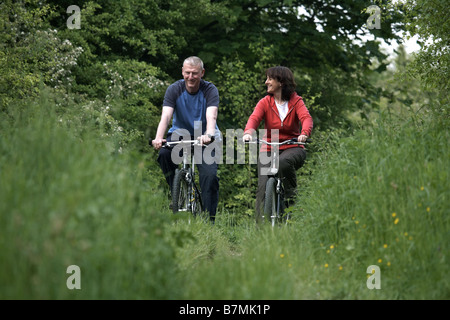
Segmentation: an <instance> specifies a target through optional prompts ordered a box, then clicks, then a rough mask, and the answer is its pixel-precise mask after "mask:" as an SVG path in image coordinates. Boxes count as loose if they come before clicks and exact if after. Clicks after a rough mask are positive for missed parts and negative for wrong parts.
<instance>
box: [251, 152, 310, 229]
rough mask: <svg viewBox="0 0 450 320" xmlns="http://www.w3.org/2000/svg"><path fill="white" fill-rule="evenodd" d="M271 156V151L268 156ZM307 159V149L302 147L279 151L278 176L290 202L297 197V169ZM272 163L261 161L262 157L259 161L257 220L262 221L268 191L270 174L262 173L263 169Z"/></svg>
mask: <svg viewBox="0 0 450 320" xmlns="http://www.w3.org/2000/svg"><path fill="white" fill-rule="evenodd" d="M268 157H270V151H268V152H267V156H266V158H268ZM305 160H306V150H305V149H303V148H300V147H295V148H289V149H284V150H280V151H279V163H278V176H279V177H280V178H281V179H282V181H283V186H284V200H285V203H289V202H291V201H293V200H294V198H295V191H296V189H297V170H298V169H300V168H301V167H302V165H303V163H304V162H305ZM270 165H271V163H267V164H263V163H261V157H259V161H258V189H257V191H256V203H255V206H256V208H255V209H256V221H258V222H260V221H261V218H262V216H263V211H264V197H265V193H266V183H267V180H269V176H268V175H262V174H261V169H262V168H267V167H269V166H270Z"/></svg>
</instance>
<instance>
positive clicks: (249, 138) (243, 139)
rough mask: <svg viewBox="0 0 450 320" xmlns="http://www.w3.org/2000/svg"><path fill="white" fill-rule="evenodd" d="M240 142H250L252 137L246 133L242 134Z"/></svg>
mask: <svg viewBox="0 0 450 320" xmlns="http://www.w3.org/2000/svg"><path fill="white" fill-rule="evenodd" d="M242 141H244V142H246V141H252V136H251V135H250V134H248V133H246V134H244V136H243V137H242Z"/></svg>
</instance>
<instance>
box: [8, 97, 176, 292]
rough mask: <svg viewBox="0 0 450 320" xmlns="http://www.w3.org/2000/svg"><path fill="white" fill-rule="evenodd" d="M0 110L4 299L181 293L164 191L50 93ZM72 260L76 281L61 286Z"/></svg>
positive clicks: (141, 166)
mask: <svg viewBox="0 0 450 320" xmlns="http://www.w3.org/2000/svg"><path fill="white" fill-rule="evenodd" d="M28 104H29V108H28V109H26V111H25V112H16V113H15V115H14V116H15V121H14V122H12V121H11V120H10V119H8V120H5V118H4V117H2V118H0V121H1V126H2V132H1V135H0V154H1V155H0V178H1V179H0V181H1V183H0V211H1V213H2V214H1V216H0V219H1V223H0V228H1V231H0V247H1V250H0V256H1V257H0V260H1V261H2V270H1V272H0V274H1V275H0V283H1V288H2V290H1V292H0V296H1V297H2V299H121V298H124V299H126V298H131V297H132V298H138V299H144V298H145V299H168V298H174V297H177V296H178V294H179V292H178V290H177V288H178V287H179V286H178V285H177V280H176V277H175V269H176V268H175V264H174V250H173V247H172V246H171V245H170V244H169V243H168V242H167V241H166V239H165V226H164V224H165V221H166V217H167V215H166V214H162V213H164V210H163V208H162V207H161V201H160V197H161V192H160V191H159V190H158V189H155V183H154V179H153V178H152V177H150V176H147V175H146V173H145V165H144V161H143V159H141V160H140V161H135V160H132V159H131V158H129V157H127V156H126V155H120V154H116V155H115V156H111V153H110V150H109V148H108V137H107V136H105V137H104V138H102V139H99V138H98V136H97V135H93V134H92V133H90V132H89V131H87V132H84V133H82V134H80V132H77V131H76V130H74V129H73V128H70V126H67V125H66V122H65V121H59V119H58V117H57V116H56V115H55V112H54V108H53V107H52V106H50V105H49V103H48V101H46V100H42V101H41V102H38V103H33V102H29V103H28ZM70 265H78V266H79V267H80V268H81V290H74V291H71V290H69V289H67V287H66V286H65V284H66V280H67V278H68V276H69V275H68V274H66V269H67V267H68V266H70Z"/></svg>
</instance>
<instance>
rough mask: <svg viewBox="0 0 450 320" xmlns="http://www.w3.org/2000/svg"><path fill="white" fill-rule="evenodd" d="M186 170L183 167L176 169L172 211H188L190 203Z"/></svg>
mask: <svg viewBox="0 0 450 320" xmlns="http://www.w3.org/2000/svg"><path fill="white" fill-rule="evenodd" d="M185 176H186V171H185V170H183V169H176V170H175V176H174V178H173V186H172V188H173V189H172V211H173V213H177V212H178V211H187V210H188V204H189V197H188V184H187V181H186V179H185Z"/></svg>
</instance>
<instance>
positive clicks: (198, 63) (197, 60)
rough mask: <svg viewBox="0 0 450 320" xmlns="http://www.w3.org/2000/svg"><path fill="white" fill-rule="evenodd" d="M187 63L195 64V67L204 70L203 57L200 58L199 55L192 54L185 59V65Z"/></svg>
mask: <svg viewBox="0 0 450 320" xmlns="http://www.w3.org/2000/svg"><path fill="white" fill-rule="evenodd" d="M185 64H188V65H190V66H195V67H201V68H202V70H203V69H204V67H203V61H202V59H200V58H199V57H196V56H191V57H189V58H186V59H184V62H183V66H184V65H185Z"/></svg>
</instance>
